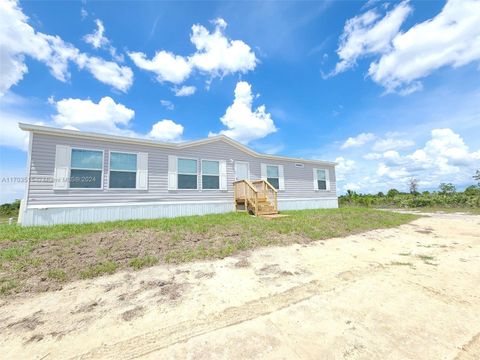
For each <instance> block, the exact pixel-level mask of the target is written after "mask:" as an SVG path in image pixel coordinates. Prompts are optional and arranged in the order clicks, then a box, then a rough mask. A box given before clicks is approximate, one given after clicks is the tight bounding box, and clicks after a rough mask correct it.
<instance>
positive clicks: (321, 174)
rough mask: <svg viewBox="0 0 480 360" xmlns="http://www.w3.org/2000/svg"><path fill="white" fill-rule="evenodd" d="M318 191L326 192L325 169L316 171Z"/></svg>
mask: <svg viewBox="0 0 480 360" xmlns="http://www.w3.org/2000/svg"><path fill="white" fill-rule="evenodd" d="M317 183H318V190H327V176H326V172H325V169H317Z"/></svg>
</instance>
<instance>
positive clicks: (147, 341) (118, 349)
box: [71, 249, 480, 360]
mask: <svg viewBox="0 0 480 360" xmlns="http://www.w3.org/2000/svg"><path fill="white" fill-rule="evenodd" d="M460 251H461V250H459V249H449V251H446V252H445V251H442V253H443V254H445V253H449V254H452V253H457V252H460ZM435 255H439V254H435ZM388 260H389V259H385V263H379V262H377V263H375V264H373V263H370V266H369V267H364V268H356V269H350V270H349V271H346V272H342V273H339V274H337V276H336V277H335V278H330V279H329V280H325V279H323V280H322V281H320V280H319V279H315V280H312V281H310V282H308V283H305V284H301V285H298V286H295V287H292V288H290V289H288V290H286V291H284V292H281V293H277V294H273V295H270V296H266V297H262V298H259V299H255V300H252V301H249V302H246V303H245V304H243V305H241V306H238V307H230V308H227V309H225V310H223V311H221V312H219V313H212V314H208V315H207V316H205V317H203V318H199V319H196V320H190V321H184V322H181V323H178V324H175V325H172V326H168V327H165V328H159V329H157V330H155V331H152V332H147V333H144V334H142V335H138V336H135V337H132V338H130V339H127V340H124V341H121V342H118V343H115V344H111V345H105V346H102V347H98V348H95V349H92V350H91V351H89V352H87V353H84V354H82V355H79V356H75V357H72V358H71V359H97V358H102V359H116V360H123V359H135V358H138V357H141V356H144V355H147V354H149V353H152V352H154V351H158V350H161V349H164V348H167V347H169V346H172V345H175V344H176V343H179V342H185V341H187V340H189V339H191V338H195V337H198V336H201V335H203V334H206V333H209V332H212V331H216V330H220V329H223V328H227V327H230V326H234V325H237V324H240V323H243V322H245V321H249V320H253V319H255V318H258V317H261V316H264V315H268V314H270V313H273V312H276V311H279V310H282V309H284V308H287V307H289V306H292V305H295V304H297V303H300V302H302V301H304V300H307V299H309V298H311V297H313V296H316V295H320V294H325V293H328V292H330V291H335V290H340V289H341V288H345V287H347V286H349V285H351V284H353V283H355V282H357V281H360V280H362V279H364V278H366V277H368V276H371V275H372V274H373V273H377V274H380V273H384V272H391V271H397V268H396V267H395V266H392V265H391V263H390V262H389V261H388ZM390 260H391V259H390ZM412 260H413V263H422V260H421V259H412ZM398 270H399V268H398ZM408 283H409V284H410V285H414V286H415V287H417V288H419V289H422V290H423V291H427V293H432V292H435V295H436V297H437V299H438V300H439V301H442V302H446V303H452V302H457V303H462V304H465V303H468V302H465V301H462V300H460V299H457V298H455V297H451V296H448V295H447V294H442V293H439V292H438V291H437V290H435V289H433V288H425V287H424V286H423V285H422V284H419V283H416V282H413V281H408ZM472 344H473V345H472ZM465 348H468V349H469V350H468V351H466V352H465V354H470V353H472V354H474V355H473V357H465V358H459V359H458V360H469V359H476V360H477V359H480V357H479V356H478V355H476V354H477V353H478V351H480V338H478V336H477V338H474V339H472V341H471V342H470V343H469V344H467V345H465ZM472 349H473V350H472ZM460 355H462V354H460ZM468 356H470V355H468ZM455 360H457V359H455Z"/></svg>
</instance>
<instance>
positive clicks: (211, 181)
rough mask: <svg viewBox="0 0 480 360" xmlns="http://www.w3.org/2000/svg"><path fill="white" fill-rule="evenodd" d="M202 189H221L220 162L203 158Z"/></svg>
mask: <svg viewBox="0 0 480 360" xmlns="http://www.w3.org/2000/svg"><path fill="white" fill-rule="evenodd" d="M202 189H220V162H219V161H212V160H202Z"/></svg>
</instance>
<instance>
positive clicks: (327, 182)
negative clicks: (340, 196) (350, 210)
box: [313, 168, 330, 192]
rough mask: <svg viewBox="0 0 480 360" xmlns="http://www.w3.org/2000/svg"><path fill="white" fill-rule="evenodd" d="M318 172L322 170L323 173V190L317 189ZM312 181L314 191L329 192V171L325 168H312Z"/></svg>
mask: <svg viewBox="0 0 480 360" xmlns="http://www.w3.org/2000/svg"><path fill="white" fill-rule="evenodd" d="M318 170H323V172H324V173H325V189H319V187H318ZM313 171H314V173H313V181H314V189H315V191H325V192H328V191H330V170H329V169H327V168H313Z"/></svg>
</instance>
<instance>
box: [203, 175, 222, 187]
mask: <svg viewBox="0 0 480 360" xmlns="http://www.w3.org/2000/svg"><path fill="white" fill-rule="evenodd" d="M202 188H203V189H220V180H219V177H218V176H212V175H203V176H202Z"/></svg>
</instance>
